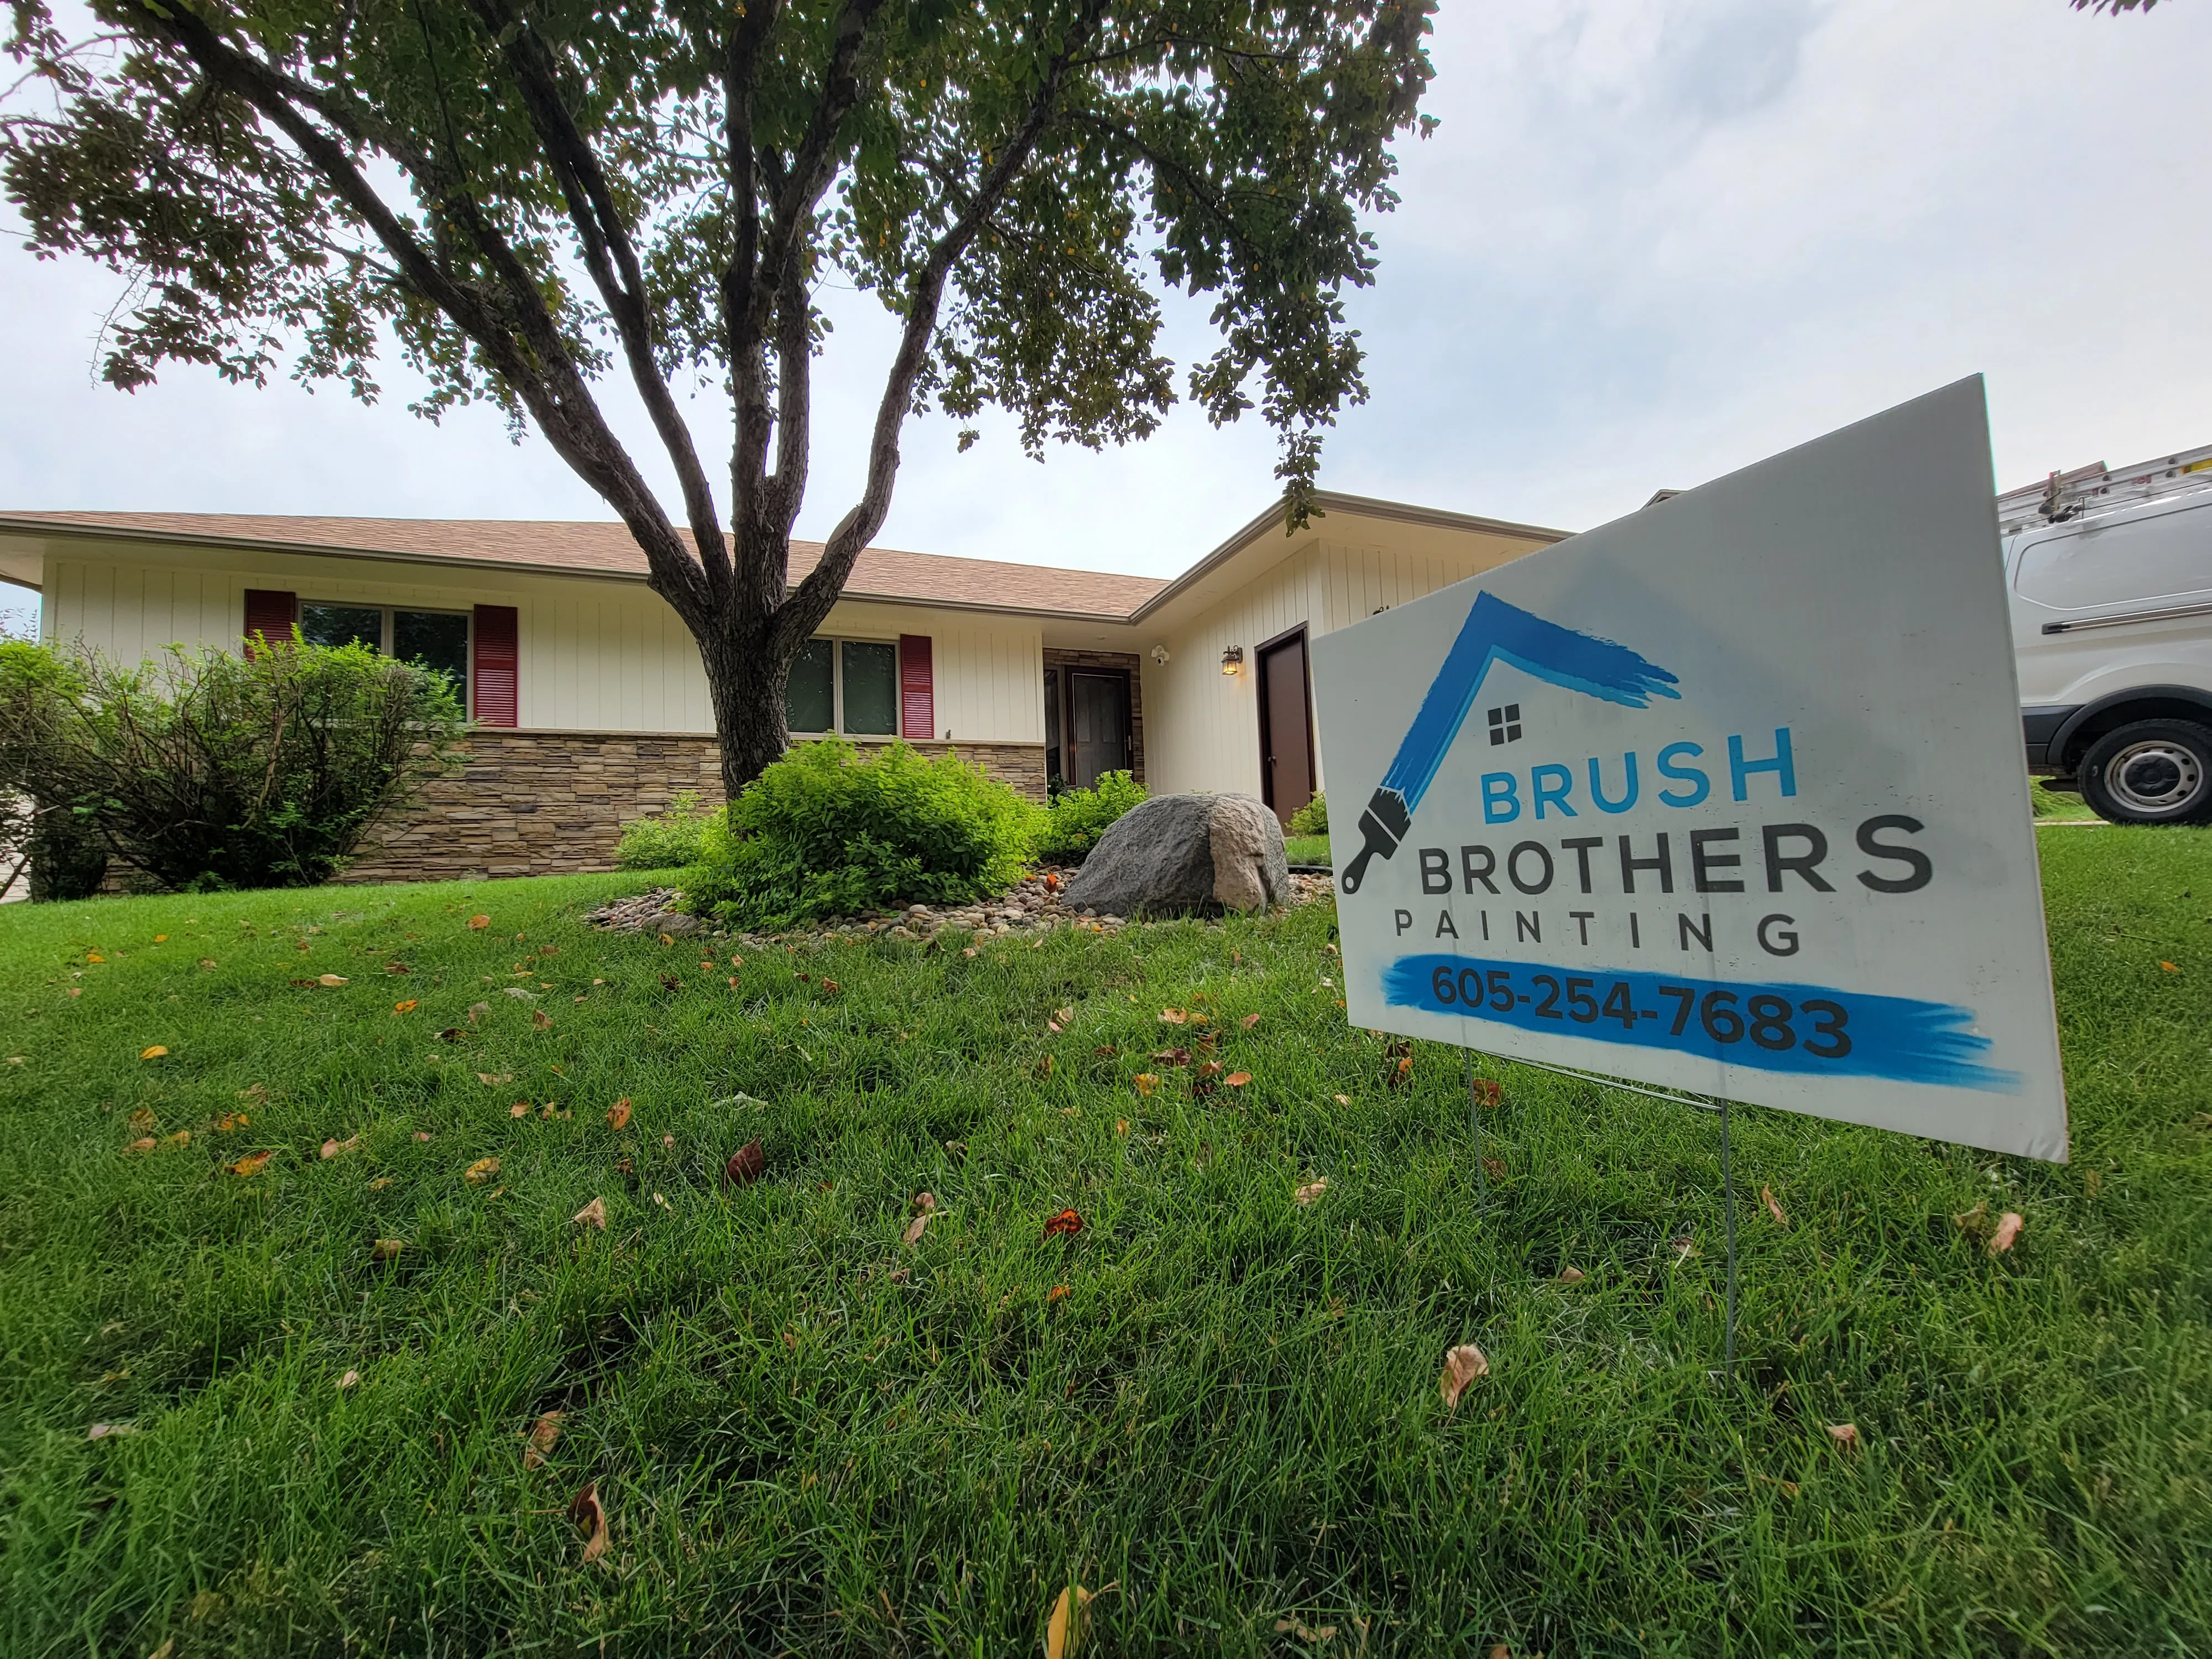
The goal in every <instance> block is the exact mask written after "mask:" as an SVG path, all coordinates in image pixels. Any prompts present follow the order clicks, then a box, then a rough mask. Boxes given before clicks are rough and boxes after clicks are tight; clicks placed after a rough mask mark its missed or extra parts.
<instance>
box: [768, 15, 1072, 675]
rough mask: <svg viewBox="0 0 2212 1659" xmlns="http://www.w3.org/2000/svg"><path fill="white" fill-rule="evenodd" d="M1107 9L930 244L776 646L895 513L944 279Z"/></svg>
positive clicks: (802, 626)
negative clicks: (846, 488)
mask: <svg viewBox="0 0 2212 1659" xmlns="http://www.w3.org/2000/svg"><path fill="white" fill-rule="evenodd" d="M1106 3H1107V0H1086V3H1085V7H1084V9H1083V11H1082V13H1081V14H1080V15H1079V16H1078V17H1077V19H1076V21H1075V22H1074V23H1073V25H1072V26H1071V27H1070V28H1069V29H1068V32H1067V35H1066V38H1065V39H1064V40H1062V41H1061V43H1060V50H1059V52H1057V53H1055V54H1054V58H1053V59H1052V61H1051V62H1050V63H1049V64H1047V65H1046V68H1045V72H1044V77H1043V80H1042V82H1041V84H1040V85H1039V86H1038V88H1037V92H1036V97H1035V98H1033V99H1032V100H1030V106H1029V109H1028V111H1027V112H1025V113H1024V115H1023V117H1022V122H1021V125H1019V126H1018V127H1017V128H1016V129H1015V131H1014V132H1013V134H1012V137H1009V138H1008V139H1007V140H1006V147H1005V148H1004V149H1001V150H1000V152H999V155H998V159H997V160H996V161H994V162H992V163H991V165H990V166H989V167H987V168H986V169H985V170H984V173H983V178H982V180H981V183H980V184H979V185H977V186H976V190H975V197H974V198H973V199H972V200H971V201H969V204H968V205H967V206H966V208H964V209H963V210H962V211H961V213H960V215H959V216H958V217H957V218H956V219H955V220H954V221H953V222H952V223H951V226H950V227H948V228H946V230H945V234H943V235H941V236H939V238H938V239H937V240H936V242H935V243H933V245H932V246H931V248H930V251H929V255H928V257H927V258H926V259H925V260H924V261H923V262H922V265H921V270H917V271H916V272H915V275H914V280H913V283H911V285H910V286H909V288H908V295H907V316H906V327H905V330H904V331H903V332H902V334H901V336H900V337H899V347H898V351H897V353H896V355H895V356H893V358H892V360H891V371H890V376H889V377H888V378H887V380H885V382H884V395H883V399H882V401H881V402H880V403H878V404H877V405H876V424H875V431H874V434H873V436H872V440H871V441H870V444H869V447H868V477H867V483H866V486H865V488H864V489H862V491H861V495H860V501H858V502H856V503H855V504H854V507H853V509H852V511H851V512H849V513H846V515H845V516H844V517H843V518H842V520H839V521H838V524H837V527H836V529H835V530H833V531H831V532H829V541H828V543H827V544H824V546H823V550H822V556H821V558H820V559H819V560H818V561H817V562H816V563H815V566H814V568H813V569H812V570H811V571H809V572H808V573H807V575H806V580H805V581H803V582H801V583H800V584H799V586H798V587H797V588H796V589H794V590H793V592H792V594H791V597H790V598H789V599H787V601H786V602H785V603H784V605H783V607H782V609H781V611H778V612H777V614H776V619H775V636H774V642H775V647H777V648H779V649H782V650H795V649H797V647H798V645H799V642H800V641H804V640H805V639H806V638H807V637H809V636H810V635H811V634H812V633H813V632H814V630H815V629H817V628H819V627H820V626H821V625H822V622H823V618H824V617H827V616H828V615H829V607H830V606H831V605H835V604H836V602H837V595H838V593H839V592H840V591H841V590H842V588H843V587H844V586H845V581H846V579H847V578H848V577H849V576H850V575H851V574H853V564H854V561H855V560H857V559H858V558H859V557H860V550H861V549H862V548H864V547H866V545H867V544H868V538H870V537H872V536H873V535H874V534H875V533H876V532H877V531H878V530H880V529H882V528H883V523H884V514H885V513H888V512H889V511H890V501H891V485H892V483H893V482H894V481H895V480H896V477H897V476H898V465H899V447H898V439H899V428H900V427H901V426H902V425H903V424H904V422H905V420H906V416H907V410H908V408H909V407H911V405H912V404H913V401H914V383H915V377H916V376H918V375H919V374H921V366H922V363H923V362H924V360H925V359H926V358H927V356H928V352H929V343H930V339H931V337H933V335H934V334H935V332H936V330H937V312H938V307H939V304H940V303H941V302H942V301H943V300H944V297H945V279H946V277H947V276H949V275H950V274H951V270H952V267H953V265H954V264H955V263H957V261H958V259H959V258H960V256H961V255H962V254H963V253H964V252H967V249H968V246H969V243H970V242H972V241H973V240H975V234H976V233H977V232H978V231H979V230H981V228H982V227H983V224H984V222H985V221H986V220H987V219H988V218H989V217H990V216H991V214H992V213H993V212H994V211H995V210H997V208H998V205H999V204H1000V201H1002V200H1003V199H1004V198H1005V197H1006V192H1007V191H1009V190H1010V189H1012V186H1013V183H1014V180H1015V179H1017V178H1018V176H1019V175H1020V173H1021V171H1022V169H1023V168H1024V167H1026V166H1027V165H1028V164H1029V159H1030V155H1032V154H1033V153H1034V152H1035V150H1036V143H1037V140H1038V139H1039V138H1040V137H1042V136H1043V134H1044V131H1045V129H1046V127H1047V126H1048V125H1050V124H1051V121H1052V118H1053V116H1054V113H1055V112H1056V110H1057V106H1058V104H1059V101H1060V88H1061V87H1062V85H1063V84H1064V83H1065V82H1066V76H1067V70H1068V65H1069V64H1070V62H1071V61H1072V60H1073V58H1074V57H1075V55H1076V53H1078V52H1080V51H1081V50H1082V49H1083V46H1084V44H1085V42H1086V41H1088V40H1090V39H1091V36H1092V35H1093V34H1094V33H1097V28H1098V24H1099V20H1100V19H1101V18H1102V17H1103V15H1104V14H1105V10H1106Z"/></svg>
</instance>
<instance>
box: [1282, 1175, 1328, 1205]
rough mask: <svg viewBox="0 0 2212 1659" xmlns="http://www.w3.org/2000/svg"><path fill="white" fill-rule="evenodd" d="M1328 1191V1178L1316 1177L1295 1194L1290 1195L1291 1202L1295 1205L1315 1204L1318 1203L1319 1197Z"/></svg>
mask: <svg viewBox="0 0 2212 1659" xmlns="http://www.w3.org/2000/svg"><path fill="white" fill-rule="evenodd" d="M1327 1191H1328V1176H1316V1177H1315V1178H1314V1179H1313V1180H1311V1181H1309V1182H1306V1184H1305V1185H1304V1186H1303V1187H1301V1188H1298V1189H1297V1191H1296V1192H1294V1193H1292V1194H1291V1202H1292V1203H1295V1204H1305V1205H1311V1204H1316V1203H1318V1202H1319V1201H1320V1200H1321V1195H1322V1194H1323V1193H1325V1192H1327Z"/></svg>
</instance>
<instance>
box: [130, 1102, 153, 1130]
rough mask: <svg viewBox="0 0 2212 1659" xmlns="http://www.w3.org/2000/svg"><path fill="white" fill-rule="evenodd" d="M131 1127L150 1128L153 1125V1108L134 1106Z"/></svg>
mask: <svg viewBox="0 0 2212 1659" xmlns="http://www.w3.org/2000/svg"><path fill="white" fill-rule="evenodd" d="M131 1127H132V1128H134V1129H150V1128H152V1127H154V1113H153V1109H152V1108H150V1107H147V1106H140V1107H137V1108H136V1109H134V1110H133V1111H132V1112H131Z"/></svg>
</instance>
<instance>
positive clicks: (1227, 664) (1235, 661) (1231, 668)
mask: <svg viewBox="0 0 2212 1659" xmlns="http://www.w3.org/2000/svg"><path fill="white" fill-rule="evenodd" d="M1243 667H1244V647H1243V646H1241V645H1232V646H1231V647H1229V648H1228V649H1227V650H1226V651H1224V652H1223V653H1221V671H1222V672H1223V673H1225V674H1226V675H1228V676H1229V677H1230V678H1232V679H1233V678H1236V677H1237V674H1239V673H1240V672H1242V671H1243Z"/></svg>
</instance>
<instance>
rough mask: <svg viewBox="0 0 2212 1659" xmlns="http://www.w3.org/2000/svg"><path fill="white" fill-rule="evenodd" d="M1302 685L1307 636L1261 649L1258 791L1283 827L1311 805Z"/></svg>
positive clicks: (1294, 635) (1295, 632)
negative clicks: (1302, 809)
mask: <svg viewBox="0 0 2212 1659" xmlns="http://www.w3.org/2000/svg"><path fill="white" fill-rule="evenodd" d="M1311 706H1312V705H1311V702H1310V698H1309V695H1308V688H1307V683H1306V630H1305V629H1303V628H1295V629H1291V631H1290V632H1289V633H1288V634H1286V635H1284V636H1283V637H1282V638H1280V639H1279V640H1271V641H1268V642H1267V644H1266V645H1263V646H1261V647H1260V788H1261V794H1262V797H1263V798H1264V799H1266V801H1267V805H1270V806H1272V807H1273V808H1274V809H1275V816H1276V817H1279V818H1280V819H1281V820H1282V821H1283V822H1284V823H1289V822H1290V821H1291V813H1293V812H1295V811H1297V810H1298V808H1300V807H1301V806H1304V805H1305V804H1306V803H1307V802H1308V801H1310V800H1311V799H1313V792H1314V756H1313V723H1312V720H1311V719H1310V717H1309V715H1308V713H1307V711H1308V709H1309V708H1311Z"/></svg>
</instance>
